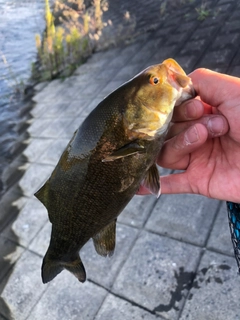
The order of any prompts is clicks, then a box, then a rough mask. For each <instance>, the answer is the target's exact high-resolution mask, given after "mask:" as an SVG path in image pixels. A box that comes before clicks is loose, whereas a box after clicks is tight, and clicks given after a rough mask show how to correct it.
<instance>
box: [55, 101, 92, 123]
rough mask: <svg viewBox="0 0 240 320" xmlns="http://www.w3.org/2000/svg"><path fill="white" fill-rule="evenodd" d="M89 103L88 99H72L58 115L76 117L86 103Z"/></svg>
mask: <svg viewBox="0 0 240 320" xmlns="http://www.w3.org/2000/svg"><path fill="white" fill-rule="evenodd" d="M88 103H89V100H88V99H80V98H78V99H74V100H73V101H72V100H71V101H70V103H69V104H68V105H66V107H65V110H64V113H63V114H61V115H60V118H61V117H67V118H68V117H73V118H75V117H78V116H79V115H80V114H81V112H83V110H84V109H85V107H86V105H87V104H88Z"/></svg>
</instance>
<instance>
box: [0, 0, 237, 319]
mask: <svg viewBox="0 0 240 320" xmlns="http://www.w3.org/2000/svg"><path fill="white" fill-rule="evenodd" d="M200 2H201V1H200ZM198 3H199V1H198ZM212 6H213V7H212V8H213V9H212V12H215V13H216V12H217V14H215V15H214V17H209V18H207V19H206V20H205V21H203V22H200V21H198V20H197V17H196V15H194V14H193V15H191V14H190V15H189V13H188V11H187V10H188V8H189V7H188V6H183V7H181V8H180V9H179V10H178V9H177V10H175V11H173V12H172V14H171V19H165V20H163V21H162V23H161V25H159V27H158V28H156V30H154V31H151V32H148V33H145V34H143V35H142V36H139V37H138V39H137V40H136V41H135V42H133V43H132V44H130V45H129V46H122V47H117V48H114V49H112V50H108V51H106V52H99V53H96V54H94V55H93V56H92V58H90V59H89V60H88V62H87V63H86V64H84V65H82V66H81V67H79V68H78V69H77V71H76V72H75V74H74V75H73V76H72V77H70V78H68V79H66V80H65V81H61V80H55V81H52V82H51V83H49V84H45V86H44V85H42V84H41V85H38V86H37V87H36V95H35V96H34V98H33V101H34V106H33V108H32V111H31V115H32V119H31V120H30V123H29V124H30V125H29V128H28V130H27V133H28V135H27V138H26V140H25V145H26V148H25V150H24V151H23V152H22V153H21V154H20V155H19V156H18V157H16V159H15V161H14V163H13V164H11V166H10V167H9V170H8V171H7V172H6V175H5V178H6V180H7V181H8V183H9V186H11V187H10V188H9V190H8V191H7V192H6V194H5V196H4V197H3V199H2V202H1V214H0V231H1V233H0V252H1V255H0V292H1V298H0V320H6V319H7V320H9V319H16V320H25V319H28V320H40V319H41V320H45V319H46V320H48V319H54V320H60V319H61V320H66V319H69V320H74V319H80V320H81V319H82V320H85V319H90V320H92V319H95V320H108V319H114V320H115V319H116V320H118V319H125V320H131V319H137V320H138V319H145V320H153V319H171V320H175V319H180V320H190V319H193V320H196V319H197V320H208V319H209V320H210V319H211V320H237V319H239V318H240V306H239V296H240V278H239V276H238V275H237V265H236V262H235V260H234V258H233V250H232V244H231V241H230V233H229V228H228V221H227V214H226V207H225V203H223V202H220V201H217V200H211V199H207V198H204V197H201V196H197V195H162V196H161V198H160V199H159V200H157V199H156V198H154V197H153V196H146V197H141V196H135V197H134V199H133V200H132V201H131V202H130V204H129V205H128V206H127V208H126V209H125V210H124V211H123V213H122V214H121V215H120V217H119V219H118V225H117V247H116V251H115V254H114V256H113V257H111V258H106V259H105V258H103V257H100V256H98V255H97V254H96V253H95V252H94V249H93V245H92V243H91V242H89V243H88V244H87V245H86V246H85V247H84V248H83V249H82V251H81V257H82V260H83V262H84V265H85V267H86V270H87V276H88V280H87V281H86V283H84V284H81V283H79V282H78V281H77V280H76V279H75V277H73V276H72V275H71V274H70V273H68V272H62V273H61V274H60V275H59V276H58V277H56V279H54V280H53V281H52V282H50V283H49V284H47V285H43V284H42V282H41V277H40V268H41V262H42V257H43V255H44V253H45V251H46V248H47V246H48V243H49V236H50V228H51V225H50V223H49V221H48V217H47V212H46V210H45V208H44V207H43V206H42V205H41V203H40V202H39V201H38V200H36V199H35V198H34V197H33V193H34V192H35V191H36V190H37V189H38V188H39V187H40V186H41V185H42V184H43V182H44V181H45V180H46V179H47V177H48V176H49V174H50V173H51V171H52V170H53V168H54V166H55V164H56V162H57V160H58V158H59V156H60V155H61V152H62V151H63V149H64V148H65V146H66V144H67V142H68V141H69V139H70V138H71V136H72V134H73V132H74V130H75V129H76V128H77V127H78V126H79V124H80V123H81V122H82V121H83V119H84V118H85V117H86V115H87V114H88V113H89V112H90V110H92V109H93V108H94V107H95V106H96V105H97V103H98V102H99V101H101V100H102V98H103V97H104V96H106V95H107V94H108V93H109V92H111V91H112V90H113V89H115V88H116V87H118V86H119V85H120V84H121V83H123V82H124V81H126V80H128V79H129V78H130V77H132V76H134V75H135V74H136V73H137V72H139V71H141V70H142V69H143V68H145V67H147V66H148V65H151V64H154V63H159V62H161V61H162V60H163V59H165V58H168V57H173V58H175V59H176V60H177V61H178V62H179V63H180V64H181V65H182V67H183V68H184V69H185V70H186V71H187V72H190V71H191V70H193V69H195V68H197V67H199V66H202V67H203V66H204V67H208V68H211V69H214V70H218V71H222V72H226V73H229V74H233V75H236V76H240V19H239V17H240V3H239V1H230V0H220V1H213V2H212ZM220 7H221V10H219V8H220ZM216 8H218V10H217V11H216ZM214 10H215V11H214ZM191 12H192V11H191ZM148 15H149V16H150V13H149V12H148ZM16 167H18V169H17V171H16V170H15V169H14V168H16ZM166 173H168V171H167V170H162V174H166ZM19 179H20V180H19ZM18 180H19V181H18Z"/></svg>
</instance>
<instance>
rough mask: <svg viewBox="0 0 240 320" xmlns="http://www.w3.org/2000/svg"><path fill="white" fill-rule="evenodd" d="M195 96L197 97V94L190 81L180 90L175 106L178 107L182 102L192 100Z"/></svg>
mask: <svg viewBox="0 0 240 320" xmlns="http://www.w3.org/2000/svg"><path fill="white" fill-rule="evenodd" d="M196 96H197V92H196V90H195V89H194V86H193V84H192V81H191V80H190V83H189V84H188V85H187V86H186V87H184V88H182V90H181V95H180V97H179V98H178V99H177V101H176V103H175V106H179V105H180V104H181V103H182V102H184V101H186V100H189V99H193V98H195V97H196Z"/></svg>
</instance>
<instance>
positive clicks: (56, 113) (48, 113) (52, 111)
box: [38, 101, 69, 119]
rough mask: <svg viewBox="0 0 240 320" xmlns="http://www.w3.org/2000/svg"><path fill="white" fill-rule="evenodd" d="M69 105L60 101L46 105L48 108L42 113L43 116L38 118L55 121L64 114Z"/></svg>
mask: <svg viewBox="0 0 240 320" xmlns="http://www.w3.org/2000/svg"><path fill="white" fill-rule="evenodd" d="M68 104H69V101H68V103H66V102H62V101H61V102H59V101H53V102H51V103H46V106H47V107H46V108H44V111H43V112H41V114H40V115H39V114H38V116H39V117H40V118H45V119H48V118H51V119H55V118H59V117H60V116H61V114H62V113H64V111H65V109H66V107H67V105H68Z"/></svg>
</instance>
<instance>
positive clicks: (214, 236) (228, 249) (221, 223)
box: [207, 201, 234, 255]
mask: <svg viewBox="0 0 240 320" xmlns="http://www.w3.org/2000/svg"><path fill="white" fill-rule="evenodd" d="M207 248H209V249H213V250H216V251H219V252H221V253H225V254H227V255H230V254H232V255H233V254H234V252H233V245H232V241H231V235H230V229H229V222H228V213H227V206H226V202H225V201H224V202H223V203H222V205H221V207H220V209H219V212H218V215H217V218H216V220H215V222H214V226H213V229H212V231H211V234H210V237H209V240H208V243H207Z"/></svg>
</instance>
